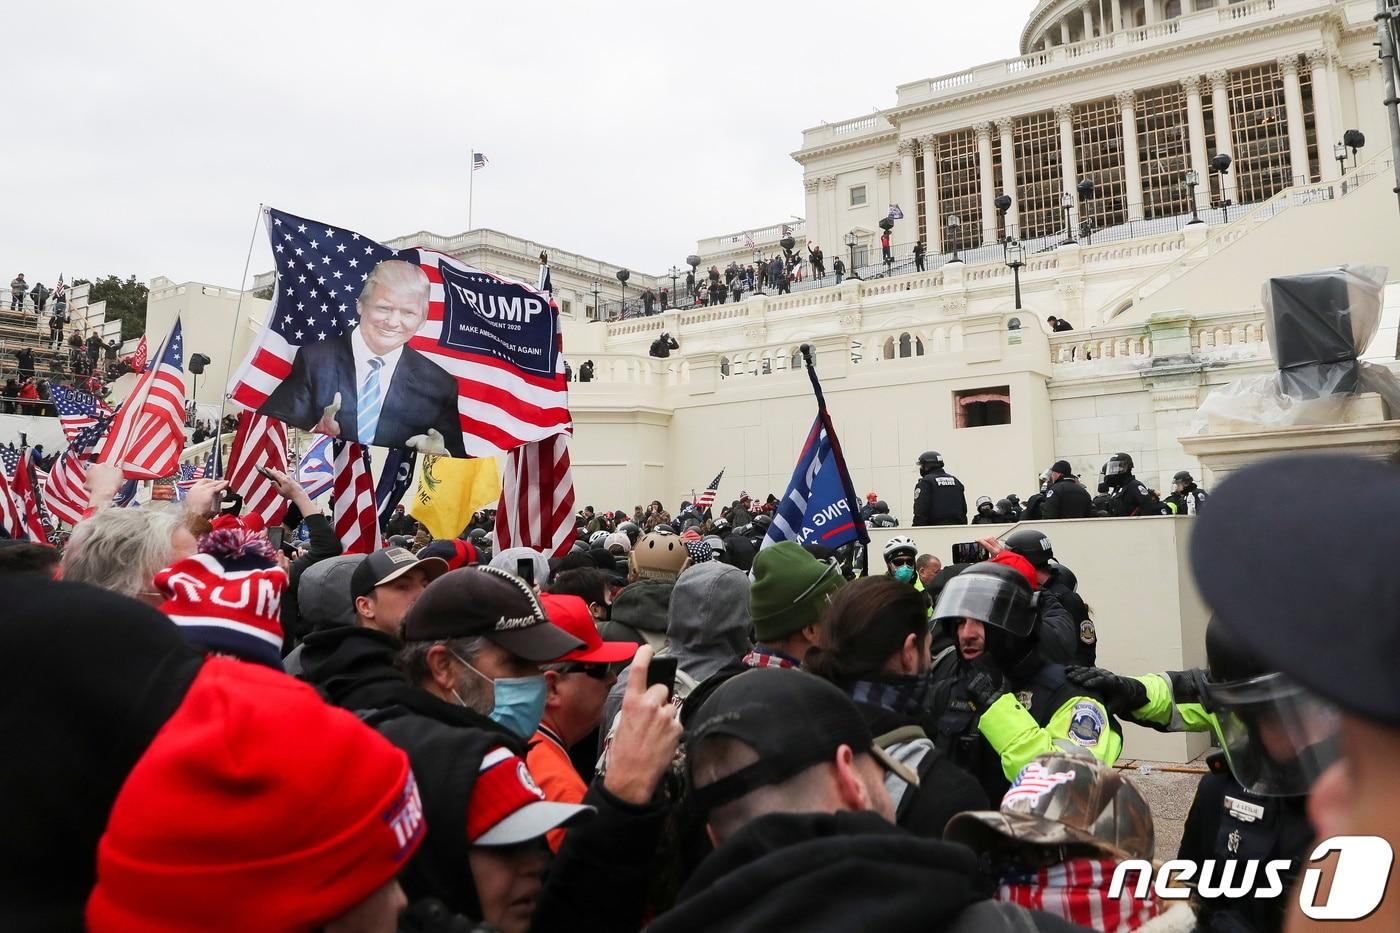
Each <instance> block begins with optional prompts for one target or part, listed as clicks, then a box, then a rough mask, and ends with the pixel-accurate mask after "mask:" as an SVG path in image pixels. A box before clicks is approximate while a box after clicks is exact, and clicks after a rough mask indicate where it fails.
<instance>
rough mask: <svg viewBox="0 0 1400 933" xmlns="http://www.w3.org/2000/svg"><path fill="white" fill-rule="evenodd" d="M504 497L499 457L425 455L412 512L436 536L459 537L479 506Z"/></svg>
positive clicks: (488, 504) (410, 510) (411, 508)
mask: <svg viewBox="0 0 1400 933" xmlns="http://www.w3.org/2000/svg"><path fill="white" fill-rule="evenodd" d="M500 498H501V474H500V471H499V470H498V469H497V467H496V458H495V457H474V458H472V459H464V458H461V457H435V456H431V455H429V456H426V457H424V458H423V470H422V473H420V474H419V477H418V492H417V493H416V494H415V495H414V497H413V505H412V506H410V507H409V509H408V514H410V515H412V516H413V517H414V518H416V519H418V520H419V521H420V522H422V523H423V524H424V525H426V526H427V528H428V531H430V532H432V535H433V537H434V538H455V537H457V535H459V534H461V533H462V529H463V528H465V527H467V522H469V521H471V517H472V513H473V512H475V511H476V510H477V509H480V508H485V507H487V506H494V505H495V504H496V503H497V502H499V501H500Z"/></svg>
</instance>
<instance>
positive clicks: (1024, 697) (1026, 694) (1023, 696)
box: [1016, 690, 1035, 709]
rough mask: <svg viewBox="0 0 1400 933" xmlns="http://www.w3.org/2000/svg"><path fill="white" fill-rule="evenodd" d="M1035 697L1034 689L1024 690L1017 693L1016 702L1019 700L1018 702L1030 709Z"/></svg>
mask: <svg viewBox="0 0 1400 933" xmlns="http://www.w3.org/2000/svg"><path fill="white" fill-rule="evenodd" d="M1034 699H1035V694H1034V693H1033V692H1032V691H1030V690H1022V691H1021V692H1020V693H1017V694H1016V702H1017V703H1020V704H1021V705H1022V706H1024V707H1025V708H1026V709H1030V708H1031V702H1032V701H1033V700H1034Z"/></svg>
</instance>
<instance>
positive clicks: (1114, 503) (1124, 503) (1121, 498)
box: [1104, 453, 1162, 518]
mask: <svg viewBox="0 0 1400 933" xmlns="http://www.w3.org/2000/svg"><path fill="white" fill-rule="evenodd" d="M1104 484H1105V485H1106V486H1107V487H1108V497H1109V498H1108V512H1109V514H1110V515H1112V516H1114V517H1116V518H1130V517H1137V516H1141V515H1161V514H1162V505H1161V503H1159V502H1156V501H1154V500H1153V498H1152V493H1151V492H1150V491H1148V488H1147V487H1146V486H1144V485H1143V484H1142V483H1141V482H1139V481H1138V478H1137V477H1136V476H1134V475H1133V458H1132V457H1130V456H1128V455H1127V454H1124V453H1117V454H1114V455H1113V456H1112V457H1109V458H1108V463H1107V464H1106V465H1105V467H1104Z"/></svg>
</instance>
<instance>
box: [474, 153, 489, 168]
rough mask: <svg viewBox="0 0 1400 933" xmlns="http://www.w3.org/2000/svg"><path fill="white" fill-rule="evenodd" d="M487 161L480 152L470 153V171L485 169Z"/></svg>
mask: <svg viewBox="0 0 1400 933" xmlns="http://www.w3.org/2000/svg"><path fill="white" fill-rule="evenodd" d="M488 161H489V160H488V159H487V158H486V156H485V155H483V154H481V153H480V152H472V171H473V172H474V171H476V170H477V169H479V168H485V167H486V163H487V162H488Z"/></svg>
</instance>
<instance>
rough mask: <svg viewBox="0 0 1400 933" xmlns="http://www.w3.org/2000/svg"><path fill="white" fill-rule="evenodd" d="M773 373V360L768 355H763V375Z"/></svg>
mask: <svg viewBox="0 0 1400 933" xmlns="http://www.w3.org/2000/svg"><path fill="white" fill-rule="evenodd" d="M772 371H773V359H772V357H770V356H768V354H766V353H765V354H764V355H763V375H765V376H766V375H768V374H769V373H771V372H772Z"/></svg>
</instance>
